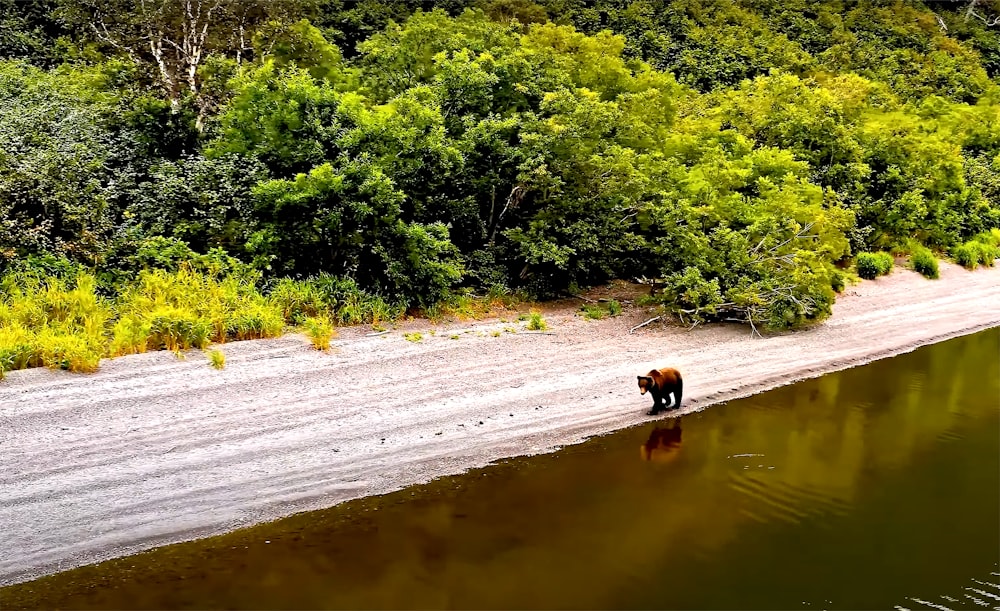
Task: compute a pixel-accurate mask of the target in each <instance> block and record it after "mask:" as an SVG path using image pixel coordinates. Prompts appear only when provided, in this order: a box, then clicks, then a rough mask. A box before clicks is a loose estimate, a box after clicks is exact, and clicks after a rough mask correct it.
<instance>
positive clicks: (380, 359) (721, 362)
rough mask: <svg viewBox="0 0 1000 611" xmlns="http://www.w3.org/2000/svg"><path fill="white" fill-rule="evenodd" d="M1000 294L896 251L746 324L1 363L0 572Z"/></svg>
mask: <svg viewBox="0 0 1000 611" xmlns="http://www.w3.org/2000/svg"><path fill="white" fill-rule="evenodd" d="M998 303H1000V268H997V269H991V270H980V271H977V272H972V273H970V272H966V271H964V270H962V269H960V268H957V267H955V266H951V265H948V264H942V277H941V279H940V280H937V281H928V280H925V279H923V278H921V277H920V276H917V275H916V274H914V273H912V272H909V271H906V270H901V269H897V270H896V271H895V273H893V274H892V275H891V276H889V277H886V278H880V279H879V280H876V281H872V282H865V283H863V284H860V285H856V286H854V287H849V288H848V290H847V292H846V294H845V295H844V296H842V297H841V298H840V299H839V300H838V303H837V305H836V307H835V310H834V316H833V317H832V318H831V319H830V320H829V321H828V322H826V323H825V324H823V325H821V326H818V327H816V328H814V329H810V330H808V331H802V332H797V333H790V334H784V335H780V336H773V337H767V338H763V339H762V338H751V337H750V336H749V334H748V331H747V329H746V328H744V327H740V326H726V325H722V326H713V327H707V328H698V329H695V330H693V331H687V330H684V329H679V328H670V327H661V326H652V325H651V326H649V327H646V328H643V329H641V330H639V331H637V332H636V333H635V334H634V335H628V334H627V330H628V329H629V328H630V327H632V326H634V325H636V324H638V323H639V322H642V321H643V320H645V318H646V312H645V311H643V310H628V311H626V313H625V315H623V316H621V317H618V318H613V319H605V320H602V321H591V320H585V319H583V318H582V317H579V316H574V308H573V307H572V306H570V307H566V308H562V309H555V310H553V311H550V312H547V313H546V319H547V320H548V322H549V325H550V326H551V328H550V330H549V331H547V332H545V333H532V332H527V331H525V330H524V329H523V323H522V324H520V325H518V324H515V323H500V322H498V321H495V320H494V321H486V322H480V323H475V324H472V323H456V324H449V325H441V326H438V327H433V326H430V325H426V324H424V325H423V327H424V328H423V329H422V330H423V339H422V340H421V341H420V342H410V341H407V340H406V339H405V338H404V337H403V333H402V331H401V330H400V331H394V332H391V333H388V334H386V335H381V336H377V337H367V336H366V335H365V332H366V330H365V329H355V330H350V331H347V332H344V333H343V335H342V337H341V338H340V340H338V341H336V342H335V345H336V346H337V349H336V350H335V351H332V352H330V353H319V352H316V351H314V350H312V349H311V348H310V347H309V346H308V345H307V343H306V342H305V340H304V339H303V338H301V337H298V336H288V337H285V338H282V339H280V340H266V341H256V342H241V343H236V344H228V345H225V346H222V350H223V352H225V354H226V360H227V365H226V368H225V369H224V370H222V371H216V370H214V369H211V368H210V367H209V366H208V364H207V360H206V359H205V357H204V356H203V355H201V354H200V353H198V352H193V353H191V354H190V355H189V356H188V357H187V358H186V359H185V360H178V359H176V358H175V357H174V356H173V355H171V354H169V353H155V354H145V355H137V356H133V357H126V358H121V359H115V360H111V361H104V362H103V364H102V367H101V371H100V372H98V373H96V374H92V375H86V376H83V375H76V374H68V373H64V372H52V371H45V370H30V371H20V372H13V373H12V374H10V375H9V376H8V379H7V380H6V381H4V382H3V383H0V457H2V461H3V467H4V468H3V469H2V471H0V525H2V527H0V549H2V550H3V554H0V584H7V583H14V582H18V581H24V580H27V579H31V578H32V577H35V576H38V575H41V574H45V573H50V572H54V571H58V570H63V569H67V568H70V567H73V566H77V565H80V564H86V563H90V562H95V561H98V560H102V559H106V558H110V557H114V556H120V555H125V554H130V553H134V552H136V551H139V550H142V549H147V548H150V547H154V546H157V545H163V544H167V543H172V542H176V541H181V540H185V539H190V538H195V537H201V536H207V535H211V534H216V533H220V532H224V531H226V530H230V529H233V528H237V527H240V526H244V525H248V524H252V523H255V522H260V521H265V520H270V519H274V518H277V517H280V516H284V515H288V514H290V513H294V512H297V511H302V510H307V509H314V508H319V507H325V506H329V505H332V504H335V503H337V502H340V501H343V500H347V499H350V498H355V497H359V496H365V495H371V494H380V493H384V492H388V491H391V490H395V489H398V488H401V487H403V486H407V485H410V484H413V483H417V482H422V481H426V480H428V479H430V478H433V477H435V476H439V475H444V474H450V473H458V472H461V471H462V470H464V469H467V468H470V467H475V466H481V465H484V464H486V463H488V462H490V461H492V460H496V459H499V458H503V457H508V456H513V455H519V454H529V453H536V452H544V451H548V450H551V449H554V448H556V447H558V446H560V445H566V444H569V443H574V442H577V441H580V440H582V439H583V438H585V437H587V436H590V435H594V434H599V433H604V432H608V431H611V430H614V429H617V428H620V427H624V426H628V425H632V424H637V423H641V422H645V421H648V420H649V417H647V416H645V415H644V412H645V410H646V409H648V407H649V403H651V400H650V399H649V397H648V396H643V397H640V396H639V395H638V392H637V390H636V388H635V375H636V374H637V373H642V372H645V371H646V370H648V369H650V368H651V367H653V366H664V365H668V364H669V365H673V366H676V367H678V368H680V369H681V370H682V371H684V373H685V378H686V380H685V405H684V408H683V410H682V412H689V411H694V410H698V409H702V408H704V407H705V406H707V405H710V404H712V403H716V402H719V401H724V400H727V399H731V398H735V397H739V396H745V395H749V394H753V393H756V392H759V391H762V390H765V389H768V388H772V387H775V386H778V385H782V384H786V383H790V382H793V381H795V380H798V379H802V378H806V377H811V376H815V375H820V374H822V373H824V372H828V371H832V370H836V369H843V368H846V367H850V366H854V365H859V364H863V363H866V362H869V361H871V360H874V359H877V358H882V357H886V356H891V355H893V354H898V353H900V352H905V351H908V350H912V349H914V348H916V347H918V346H921V345H925V344H928V343H932V342H935V341H940V340H942V339H946V338H949V337H954V336H956V335H961V334H965V333H971V332H974V331H978V330H980V329H984V328H987V327H992V326H997V325H1000V307H998V306H997V304H998ZM412 326H413V323H409V324H408V325H407V327H412ZM513 327H518V330H517V332H516V333H510V332H507V331H505V329H507V328H513ZM431 329H435V334H434V335H430V333H429V331H430V330H431ZM406 330H407V331H412V330H415V329H414V328H407V329H406ZM494 331H499V334H498V335H496V336H494V333H493V332H494ZM453 338H456V339H453Z"/></svg>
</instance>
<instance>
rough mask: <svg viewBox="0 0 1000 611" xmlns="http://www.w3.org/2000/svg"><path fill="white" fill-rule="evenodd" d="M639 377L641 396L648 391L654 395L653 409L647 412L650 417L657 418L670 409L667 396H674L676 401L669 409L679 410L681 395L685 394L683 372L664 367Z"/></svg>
mask: <svg viewBox="0 0 1000 611" xmlns="http://www.w3.org/2000/svg"><path fill="white" fill-rule="evenodd" d="M637 377H638V378H639V394H642V395H644V394H646V391H649V393H650V394H651V395H653V409H651V410H649V412H647V413H648V415H650V416H655V415H656V414H658V413H660V412H661V411H664V410H666V409H668V407H667V396H668V395H670V394H673V397H674V401H673V404H671V405H670V406H669V409H677V408H679V407H680V406H681V395H682V394H683V393H684V380H683V378H681V372H679V371H677V370H676V369H674V368H673V367H664V368H663V369H654V370H652V371H650V372H649V373H647V374H646V375H644V376H637Z"/></svg>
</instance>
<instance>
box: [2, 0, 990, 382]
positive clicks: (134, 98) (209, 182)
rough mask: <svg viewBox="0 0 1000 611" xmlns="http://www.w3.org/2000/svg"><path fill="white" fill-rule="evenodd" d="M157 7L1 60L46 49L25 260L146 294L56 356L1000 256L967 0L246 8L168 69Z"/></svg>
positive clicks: (22, 19) (801, 298)
mask: <svg viewBox="0 0 1000 611" xmlns="http://www.w3.org/2000/svg"><path fill="white" fill-rule="evenodd" d="M168 4H169V3H168ZM980 4H982V3H980ZM154 5H155V6H160V4H158V3H154V4H149V3H146V4H144V5H142V6H138V5H137V4H136V3H135V2H133V0H114V1H113V2H112V3H111V4H110V5H108V6H103V5H102V6H98V5H94V4H93V3H89V2H83V1H81V0H60V2H58V3H55V4H53V3H51V2H48V0H32V1H31V2H29V3H27V4H25V5H24V7H23V10H20V12H17V11H15V12H16V14H15V15H13V16H12V17H9V18H8V17H4V18H0V54H5V55H3V56H4V57H21V58H27V60H29V61H31V62H34V66H32V65H29V64H28V63H26V62H21V61H9V60H2V59H0V272H2V273H10V272H13V273H16V274H17V276H16V277H17V278H18V279H19V280H18V281H21V280H22V279H23V280H24V281H25V282H29V281H30V282H35V283H36V285H37V286H39V287H41V286H42V285H43V284H45V283H46V282H49V280H48V279H49V278H50V277H52V278H55V279H56V280H58V281H59V282H64V283H68V284H65V287H66V291H69V290H71V287H72V285H73V282H75V278H77V277H79V275H80V273H81V271H86V272H87V273H89V274H91V275H92V276H93V277H94V278H95V279H96V287H95V291H96V294H100V295H102V296H103V297H104V298H107V299H109V300H113V302H114V303H113V307H112V306H108V307H112V312H113V313H112V314H108V315H106V316H105V318H104V320H103V322H101V324H99V325H96V326H93V325H92V327H93V329H97V328H100V329H101V331H100V332H99V333H97V335H94V336H87V337H91V339H88V340H87V342H88V343H86V346H84V345H82V344H81V345H70V342H69V340H66V341H63V340H62V339H60V338H61V337H62V335H69V336H73V337H84V335H86V334H83V335H81V333H82V332H81V331H78V330H72V329H70V330H67V329H68V327H67V328H62V327H60V329H61V330H60V329H57V331H58V333H57V332H56V331H52V332H51V333H50V335H51V337H49V336H46V338H47V339H46V340H45V341H46V342H47V344H46V346H48V348H47V350H48V351H47V352H46V353H45V354H47V355H48V356H47V357H46V358H48V359H49V360H50V361H51V362H52V363H56V365H55V366H63V364H67V366H72V367H89V366H90V365H88V364H87V363H88V362H89V361H87V360H86V358H84V357H82V356H67V355H83V354H84V349H85V348H86V349H90V348H88V347H93V346H98V347H101V348H100V349H99V350H97V353H99V354H103V350H104V348H103V346H104V345H105V343H107V344H108V351H109V352H110V353H112V354H126V353H134V352H141V351H143V350H148V349H157V348H159V347H172V349H175V350H180V349H182V348H183V347H185V346H200V345H205V343H207V342H209V341H225V340H230V339H240V338H248V337H261V336H268V335H273V334H275V333H280V332H281V328H282V326H283V325H284V324H293V325H304V324H305V321H307V320H309V319H310V318H329V319H330V321H331V323H332V322H333V321H336V322H337V323H338V324H360V323H366V324H372V325H373V326H378V325H381V324H382V323H384V322H386V321H390V320H394V319H396V318H398V317H399V316H401V315H402V313H403V312H405V311H407V310H408V309H416V310H421V309H422V310H423V311H425V312H426V313H427V314H428V315H430V316H433V317H437V316H443V315H445V314H455V315H457V316H460V317H462V316H473V317H475V316H478V315H479V313H480V312H482V311H484V308H486V307H487V306H486V305H484V304H485V301H484V302H480V301H477V300H474V299H472V298H471V297H470V296H469V295H470V294H472V293H479V294H482V293H481V291H483V290H490V291H492V292H495V293H496V294H495V295H492V296H491V297H490V298H489V301H490V303H491V304H493V303H499V302H501V301H503V300H504V299H506V298H505V297H503V298H501V297H502V296H506V295H510V294H512V293H514V292H520V293H523V294H527V295H531V296H534V297H549V296H555V295H559V294H561V293H563V292H564V291H565V290H566V289H567V288H568V287H571V286H587V285H593V284H595V283H599V282H603V281H605V280H607V279H609V278H613V277H635V276H645V277H650V278H657V279H658V280H659V281H660V284H661V286H662V290H660V291H658V292H656V293H655V295H654V299H655V300H656V301H658V302H660V303H662V304H663V305H665V306H666V307H667V309H668V310H670V311H672V312H674V313H676V314H677V315H679V316H680V317H682V318H683V319H684V320H685V321H686V322H697V321H708V320H739V321H744V322H749V323H752V324H753V325H755V326H760V327H764V328H775V329H784V328H789V327H795V326H799V325H803V324H808V323H810V322H813V321H818V320H822V319H823V318H824V317H825V316H827V315H828V314H829V313H830V310H831V306H832V303H833V300H834V297H835V292H837V291H840V290H843V287H844V283H845V273H844V272H843V271H842V270H843V269H844V268H845V267H846V266H847V265H848V263H849V262H850V260H851V257H852V255H853V254H855V253H861V254H860V255H858V256H857V263H858V270H859V274H862V275H871V274H872V273H877V271H876V272H872V271H871V270H872V269H875V270H877V269H878V267H877V265H875V263H877V261H875V262H873V260H872V259H871V257H880V256H882V255H869V254H868V253H871V252H875V251H886V250H899V249H904V250H906V249H911V248H910V247H909V246H908V245H909V244H911V243H913V244H916V245H921V247H929V248H933V249H935V251H938V252H949V253H950V254H951V255H952V256H953V257H955V258H956V259H958V260H959V261H960V262H962V263H963V264H964V265H966V266H975V265H978V262H992V260H993V259H992V257H989V256H988V254H989V252H992V251H989V249H990V248H994V247H995V245H994V246H993V247H991V246H989V242H988V241H983V239H980V237H977V236H981V235H983V234H988V233H989V232H990V231H991V230H997V228H1000V87H998V86H997V84H996V82H995V78H996V76H997V69H998V68H997V67H998V66H1000V64H998V62H997V59H998V57H1000V55H998V52H1000V46H998V43H997V39H998V37H997V36H996V33H995V31H992V30H989V29H988V28H986V27H985V25H984V24H983V23H982V22H981V20H978V19H974V18H973V19H966V18H965V15H964V14H963V12H962V11H961V10H957V9H956V7H950V6H945V5H944V4H941V3H936V4H934V5H933V6H932V8H933V12H931V10H928V9H927V8H925V7H924V6H923V5H920V4H913V3H905V2H895V3H888V4H886V3H874V4H872V3H862V4H856V5H855V4H851V5H842V4H839V3H829V2H823V1H821V0H789V1H788V2H775V1H772V0H754V1H753V2H743V1H737V0H594V1H593V2H577V1H566V0H534V1H531V0H476V1H466V0H387V1H384V2H383V1H376V0H360V1H358V2H344V1H342V0H331V1H330V2H323V3H318V4H317V3H314V2H311V1H310V2H306V3H301V2H293V3H291V4H288V3H281V2H279V3H272V4H269V5H268V6H266V7H263V6H256V5H254V4H253V3H250V4H246V3H239V2H234V1H232V0H225V1H224V2H221V3H220V4H219V7H218V12H216V13H213V16H212V19H211V20H210V21H211V22H210V23H209V24H208V25H209V27H208V30H205V32H206V36H207V38H206V40H205V47H204V51H205V53H204V54H203V55H198V56H190V57H187V58H184V57H181V56H177V57H176V58H174V57H173V56H172V58H171V60H170V62H168V63H169V65H167V66H163V67H162V69H161V67H159V66H156V65H155V62H153V61H151V60H152V57H151V56H150V55H149V54H148V53H147V52H146V50H145V49H147V48H148V47H147V46H145V45H146V44H147V43H146V42H144V43H143V45H144V46H143V47H142V50H141V51H136V49H137V48H138V47H131V49H132V52H127V51H126V49H128V48H130V47H129V45H128V44H123V43H127V42H129V41H131V43H134V42H135V41H136V40H139V38H137V36H138V33H140V32H141V30H142V26H143V24H148V23H149V19H150V16H151V13H149V12H146V11H147V9H149V7H152V6H154ZM3 6H5V5H4V4H3V0H0V8H2V7H3ZM18 6H19V7H20V4H19V5H18ZM177 6H179V5H176V3H175V4H170V5H169V6H167V5H163V6H161V7H160V8H161V9H162V11H165V12H162V14H161V16H166V17H164V18H165V19H167V21H163V22H162V23H161V25H162V26H163V34H164V35H165V36H168V37H170V36H173V35H175V34H176V33H177V32H183V24H184V23H185V22H186V20H188V21H189V16H186V15H185V14H182V13H180V12H177V10H176V9H177ZM115 7H117V8H122V7H128V8H134V9H137V10H135V11H119V12H111V13H108V12H106V11H107V10H112V9H114V8H115ZM987 8H988V7H987ZM466 9H468V10H466ZM980 9H981V10H986V8H983V6H980V7H979V9H977V10H980ZM95 11H105V13H104V17H105V22H104V23H105V24H106V25H107V26H108V27H109V30H108V31H107V32H106V33H105V34H107V35H108V36H110V37H111V38H113V39H114V40H116V42H118V43H119V44H120V46H119V47H115V46H114V45H107V44H104V43H102V44H100V45H95V44H94V42H95V41H94V40H93V31H92V29H91V28H90V25H89V24H90V23H92V22H93V17H94V12H95ZM0 12H2V11H0ZM168 17H169V18H168ZM303 17H306V18H307V19H303ZM941 23H944V24H945V25H946V26H947V28H943V27H941ZM235 24H241V25H242V26H245V27H243V29H242V30H240V28H236V27H228V26H230V25H235ZM223 25H226V27H222V26H223ZM84 26H86V27H84ZM81 28H83V29H81ZM84 29H85V30H86V31H84ZM238 32H242V34H243V36H242V39H240V41H239V42H237V37H234V36H231V34H233V33H238ZM64 35H65V37H63V38H60V37H62V36H64ZM57 39H58V40H59V42H55V41H57ZM251 46H252V49H251V48H250V47H251ZM338 47H339V48H338ZM60 61H63V62H64V63H62V64H59V62H60ZM37 66H45V67H44V68H40V67H37ZM911 250H912V251H913V254H914V259H918V258H919V257H918V256H917V255H918V254H919V253H918V252H917V250H916V249H911ZM988 251H989V252H988ZM928 265H929V264H928ZM157 270H159V271H157ZM31 278H33V279H34V280H30V279H31ZM205 278H209V279H210V280H204V279H205ZM26 286H27V285H26ZM259 287H260V288H262V289H263V294H262V293H261V290H260V288H259ZM32 290H33V289H32ZM60 290H62V289H60ZM184 291H186V292H188V293H190V294H191V295H194V296H196V297H192V298H191V299H187V298H183V297H182V296H181V292H184ZM6 299H8V302H9V303H7V305H6V306H5V307H6V308H8V309H10V308H12V307H14V306H13V304H14V301H16V300H15V299H14V298H13V297H7V298H6ZM17 300H19V301H17V303H18V304H20V305H18V306H17V307H18V308H27V306H25V305H24V304H25V303H28V302H32V303H35V302H34V301H33V300H31V299H27V298H24V299H22V298H21V297H18V298H17ZM22 302H23V303H22ZM109 303H111V302H110V301H109ZM27 309H30V308H27ZM19 311H20V310H19ZM609 312H610V308H609ZM593 314H594V315H596V314H597V311H596V310H595V311H594V312H593ZM38 316H42V314H38ZM45 320H48V319H47V318H46V319H45ZM40 324H41V323H36V322H32V321H28V322H21V321H20V319H18V321H15V322H11V323H10V324H9V325H8V327H9V328H6V330H5V331H3V333H4V334H6V335H4V337H9V338H11V339H10V342H11V344H10V345H11V346H14V348H11V349H10V350H8V352H7V353H4V354H8V356H5V357H0V358H2V359H7V360H8V361H11V363H12V364H11V366H13V363H14V359H16V360H17V361H18V362H20V361H23V360H24V358H26V357H24V356H23V353H24V350H23V349H22V348H18V346H23V345H28V344H21V343H18V342H20V341H21V339H18V340H17V341H15V339H13V338H15V337H19V338H20V337H22V336H23V335H24V334H25V333H27V334H29V335H30V336H31V337H32V338H34V339H31V341H30V342H29V344H30V345H31V346H37V345H38V344H37V341H36V340H37V336H38V334H39V333H40V329H42V326H39V325H40ZM52 324H55V323H52ZM78 324H79V323H78V322H76V323H65V325H70V326H72V325H78ZM15 325H16V326H15ZM59 325H63V326H65V325H64V322H59ZM49 326H50V325H49V323H48V322H46V323H45V326H44V328H46V329H47V328H49ZM52 328H53V329H55V328H56V327H52ZM60 334H62V335H60ZM98 336H100V337H98ZM22 339H23V338H22ZM39 350H40V349H39ZM36 353H37V355H41V354H42V353H41V352H39V351H38V350H36V349H35V348H32V349H31V351H30V354H31V355H36ZM10 355H14V356H10ZM37 355H36V356H30V357H28V358H34V359H35V360H36V361H38V363H36V364H41V363H40V359H41V358H42V357H41V356H37ZM4 362H6V361H4ZM4 362H0V368H3V367H7V365H5V364H4Z"/></svg>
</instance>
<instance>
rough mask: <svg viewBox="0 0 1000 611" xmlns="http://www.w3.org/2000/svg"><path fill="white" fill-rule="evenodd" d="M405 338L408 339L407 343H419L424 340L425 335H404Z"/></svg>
mask: <svg viewBox="0 0 1000 611" xmlns="http://www.w3.org/2000/svg"><path fill="white" fill-rule="evenodd" d="M403 337H404V338H406V341H408V342H419V341H420V340H422V339H424V334H423V333H419V332H413V333H404V334H403Z"/></svg>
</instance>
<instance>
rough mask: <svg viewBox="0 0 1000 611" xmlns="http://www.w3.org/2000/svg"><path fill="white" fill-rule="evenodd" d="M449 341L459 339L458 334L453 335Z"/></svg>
mask: <svg viewBox="0 0 1000 611" xmlns="http://www.w3.org/2000/svg"><path fill="white" fill-rule="evenodd" d="M449 339H458V334H457V333H455V334H453V335H452V336H451V337H450V338H449Z"/></svg>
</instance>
